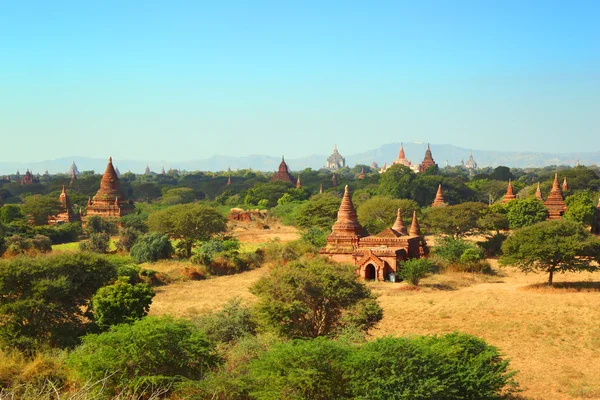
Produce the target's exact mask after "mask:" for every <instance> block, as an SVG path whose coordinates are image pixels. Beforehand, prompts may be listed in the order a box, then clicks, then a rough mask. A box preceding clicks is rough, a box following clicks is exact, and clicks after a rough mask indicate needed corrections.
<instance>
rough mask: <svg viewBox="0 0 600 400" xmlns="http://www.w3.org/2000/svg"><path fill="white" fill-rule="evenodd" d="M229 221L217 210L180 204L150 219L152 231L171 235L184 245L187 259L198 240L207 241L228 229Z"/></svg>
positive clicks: (149, 223) (199, 205)
mask: <svg viewBox="0 0 600 400" xmlns="http://www.w3.org/2000/svg"><path fill="white" fill-rule="evenodd" d="M226 223H227V219H226V218H225V217H224V216H223V215H221V213H219V211H217V210H216V209H215V208H213V207H209V206H205V205H202V204H179V205H176V206H173V207H169V208H167V209H165V210H161V211H156V212H154V213H152V214H150V216H149V217H148V226H149V228H150V230H153V231H155V232H159V233H163V234H166V235H169V237H170V238H172V239H178V240H180V241H181V243H182V244H183V248H184V250H185V255H186V257H187V258H189V257H191V256H192V247H193V245H194V242H196V241H198V240H203V241H206V240H208V239H210V238H211V237H212V236H213V235H215V234H217V233H220V232H224V231H225V230H226V229H227V225H226Z"/></svg>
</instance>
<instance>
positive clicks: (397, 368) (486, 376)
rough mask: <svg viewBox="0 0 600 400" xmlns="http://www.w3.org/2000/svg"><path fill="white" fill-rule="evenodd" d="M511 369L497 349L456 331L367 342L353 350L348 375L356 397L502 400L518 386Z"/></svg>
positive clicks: (413, 399)
mask: <svg viewBox="0 0 600 400" xmlns="http://www.w3.org/2000/svg"><path fill="white" fill-rule="evenodd" d="M508 368H509V363H508V361H507V360H503V359H502V358H501V356H500V353H499V352H498V350H497V349H496V348H495V347H493V346H490V345H488V344H486V343H485V342H484V341H483V340H481V339H478V338H475V337H473V336H470V335H466V334H463V333H452V334H448V335H444V336H421V337H412V338H393V337H385V338H380V339H377V340H374V341H370V342H367V343H366V344H364V345H362V346H361V347H360V348H359V349H358V350H357V351H352V352H350V355H349V359H348V361H347V362H346V364H345V374H344V377H345V378H346V380H347V382H348V386H349V389H350V390H351V394H352V396H351V398H353V399H373V400H387V399H406V400H426V399H440V400H451V399H498V400H499V399H503V398H505V395H507V394H509V393H511V392H514V391H515V389H516V388H517V383H516V382H515V380H514V375H515V373H516V372H515V371H509V370H508ZM377 371H385V372H384V373H383V372H382V373H377Z"/></svg>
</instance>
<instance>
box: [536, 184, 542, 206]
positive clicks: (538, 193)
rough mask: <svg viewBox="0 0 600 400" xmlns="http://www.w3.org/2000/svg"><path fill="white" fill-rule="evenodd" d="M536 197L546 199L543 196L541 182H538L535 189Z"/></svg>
mask: <svg viewBox="0 0 600 400" xmlns="http://www.w3.org/2000/svg"><path fill="white" fill-rule="evenodd" d="M535 198H536V199H538V200H539V201H544V198H543V197H542V189H540V183H539V182H538V185H537V189H536V190H535Z"/></svg>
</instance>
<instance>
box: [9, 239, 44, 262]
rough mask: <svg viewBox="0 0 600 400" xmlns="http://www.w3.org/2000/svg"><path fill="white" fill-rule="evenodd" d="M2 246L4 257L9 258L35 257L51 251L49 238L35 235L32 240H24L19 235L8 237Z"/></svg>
mask: <svg viewBox="0 0 600 400" xmlns="http://www.w3.org/2000/svg"><path fill="white" fill-rule="evenodd" d="M4 246H5V247H6V251H5V253H6V255H8V256H10V257H14V256H17V255H22V254H28V255H36V254H41V253H48V252H50V251H52V242H51V241H50V238H48V237H47V236H44V235H35V236H34V237H33V238H24V237H22V236H20V235H13V236H9V237H8V238H6V242H5V244H4Z"/></svg>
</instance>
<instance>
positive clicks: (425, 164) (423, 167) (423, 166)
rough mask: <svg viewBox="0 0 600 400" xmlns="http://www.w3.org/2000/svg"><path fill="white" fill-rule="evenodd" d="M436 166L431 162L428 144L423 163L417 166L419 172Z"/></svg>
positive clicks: (431, 157)
mask: <svg viewBox="0 0 600 400" xmlns="http://www.w3.org/2000/svg"><path fill="white" fill-rule="evenodd" d="M434 165H437V164H436V163H435V161H434V160H433V156H432V155H431V148H430V147H429V143H428V144H427V150H426V151H425V157H424V158H423V162H421V164H419V172H425V170H426V169H427V168H429V167H432V166H434Z"/></svg>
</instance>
